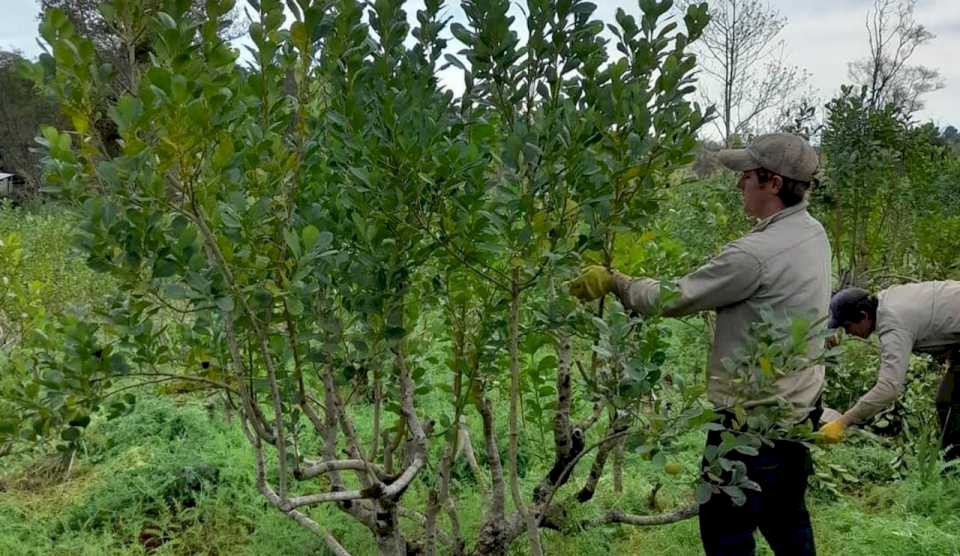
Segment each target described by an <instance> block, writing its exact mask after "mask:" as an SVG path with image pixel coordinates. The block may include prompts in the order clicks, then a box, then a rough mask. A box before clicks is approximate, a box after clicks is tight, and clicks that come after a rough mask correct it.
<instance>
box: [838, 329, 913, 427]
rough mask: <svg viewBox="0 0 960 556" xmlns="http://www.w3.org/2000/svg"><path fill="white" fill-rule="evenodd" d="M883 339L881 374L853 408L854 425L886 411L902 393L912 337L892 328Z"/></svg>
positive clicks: (902, 330) (881, 336)
mask: <svg viewBox="0 0 960 556" xmlns="http://www.w3.org/2000/svg"><path fill="white" fill-rule="evenodd" d="M879 337H880V372H879V375H878V376H877V383H876V384H875V385H874V387H873V388H871V389H870V391H869V392H867V393H866V394H865V395H864V396H863V397H862V398H860V401H858V402H857V404H856V405H855V406H853V409H851V410H850V411H848V412H847V415H848V417H849V418H850V419H851V420H852V421H853V422H854V423H862V422H864V421H866V420H867V419H870V418H871V417H873V416H874V415H876V414H877V413H880V412H881V411H883V410H884V409H886V408H887V407H888V406H890V404H892V403H893V402H895V401H896V400H897V398H899V397H900V395H901V394H903V389H904V385H905V384H906V381H907V369H908V368H909V366H910V354H911V353H912V352H913V340H914V338H913V334H911V333H910V331H908V330H905V329H903V328H890V329H888V330H885V331H883V332H882V333H880V335H879Z"/></svg>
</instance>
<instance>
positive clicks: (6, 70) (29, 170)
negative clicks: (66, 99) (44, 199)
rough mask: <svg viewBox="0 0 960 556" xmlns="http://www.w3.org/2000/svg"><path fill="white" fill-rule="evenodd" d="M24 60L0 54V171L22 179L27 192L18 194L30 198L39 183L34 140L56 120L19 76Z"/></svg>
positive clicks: (54, 111) (48, 104) (49, 105)
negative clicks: (0, 169) (41, 127)
mask: <svg viewBox="0 0 960 556" xmlns="http://www.w3.org/2000/svg"><path fill="white" fill-rule="evenodd" d="M24 61H25V60H24V59H23V57H22V56H21V55H20V53H18V52H6V51H0V91H3V94H2V95H0V168H2V169H4V170H7V171H9V172H12V173H15V174H17V175H19V176H21V177H23V178H24V179H25V180H26V182H27V190H26V191H18V194H23V195H24V196H31V195H33V194H35V193H37V192H38V191H39V189H40V186H41V182H42V180H41V177H42V168H41V165H40V158H41V154H40V152H39V151H38V150H37V147H38V145H37V143H36V141H35V140H34V139H35V138H36V136H37V135H38V134H39V133H40V126H41V125H55V124H56V123H57V122H58V121H59V110H58V108H57V105H56V103H55V102H54V101H53V100H51V99H50V98H49V97H47V96H46V95H38V94H36V92H35V91H34V90H33V85H32V84H31V82H30V80H28V79H26V78H24V77H21V75H20V73H19V66H20V64H21V63H22V62H24Z"/></svg>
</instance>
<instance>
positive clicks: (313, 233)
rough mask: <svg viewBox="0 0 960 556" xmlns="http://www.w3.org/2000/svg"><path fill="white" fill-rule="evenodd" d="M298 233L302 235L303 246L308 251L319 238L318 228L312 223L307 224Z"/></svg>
mask: <svg viewBox="0 0 960 556" xmlns="http://www.w3.org/2000/svg"><path fill="white" fill-rule="evenodd" d="M300 235H301V236H302V237H303V248H304V249H305V250H306V251H310V250H311V249H313V246H314V245H316V244H317V240H318V239H320V230H318V229H317V227H316V226H314V225H309V226H307V227H305V228H304V229H303V231H302V232H300Z"/></svg>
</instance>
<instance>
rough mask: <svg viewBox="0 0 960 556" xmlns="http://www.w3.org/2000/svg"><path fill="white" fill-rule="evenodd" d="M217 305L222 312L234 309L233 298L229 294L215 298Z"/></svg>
mask: <svg viewBox="0 0 960 556" xmlns="http://www.w3.org/2000/svg"><path fill="white" fill-rule="evenodd" d="M217 307H219V308H220V310H221V311H223V312H224V313H230V312H233V310H234V303H233V298H232V297H230V296H229V295H226V296H223V297H221V298H219V299H217Z"/></svg>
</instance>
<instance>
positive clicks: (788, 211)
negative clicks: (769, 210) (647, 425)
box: [751, 201, 810, 232]
mask: <svg viewBox="0 0 960 556" xmlns="http://www.w3.org/2000/svg"><path fill="white" fill-rule="evenodd" d="M809 204H810V203H808V202H807V201H800V202H799V203H797V204H795V205H793V206H792V207H787V208H785V209H783V210H781V211H780V212H778V213H776V214H771V215H770V216H768V217H766V218H764V219H763V220H761V221H760V222H757V225H756V226H754V227H753V230H751V231H754V232H762V231H764V230H766V229H767V228H769V227H770V225H771V224H773V223H774V222H776V221H778V220H783V219H784V218H787V217H788V216H792V215H794V214H797V213H798V212H803V211H805V210H807V206H809Z"/></svg>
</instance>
